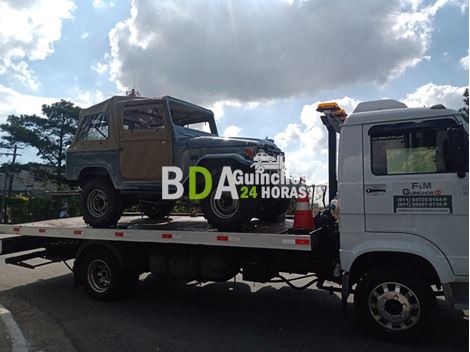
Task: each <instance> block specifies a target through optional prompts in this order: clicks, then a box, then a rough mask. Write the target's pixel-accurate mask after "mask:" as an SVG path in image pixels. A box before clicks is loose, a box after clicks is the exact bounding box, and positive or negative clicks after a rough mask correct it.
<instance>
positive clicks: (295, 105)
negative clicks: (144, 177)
mask: <svg viewBox="0 0 470 352" xmlns="http://www.w3.org/2000/svg"><path fill="white" fill-rule="evenodd" d="M468 19H469V15H468V2H467V1H464V0H355V1H347V0H257V1H249V0H204V1H203V0H190V1H189V0H187V1H183V0H171V1H170V0H158V1H154V0H132V1H130V2H129V1H124V0H75V1H73V0H0V122H4V121H5V120H6V118H7V117H8V115H10V114H32V113H36V114H40V113H41V105H42V104H50V103H53V102H55V101H58V100H60V99H67V100H70V101H72V102H74V103H75V104H77V105H78V106H80V107H87V106H90V105H92V104H94V103H97V102H100V101H102V100H104V99H107V98H109V97H111V96H113V95H117V94H119V95H122V94H124V93H125V92H126V90H129V89H130V88H132V87H133V86H134V81H135V87H136V88H137V90H138V91H140V93H141V94H142V95H143V96H163V95H172V96H175V97H178V98H181V99H184V100H189V101H191V102H194V103H196V104H200V105H203V106H205V107H208V108H210V109H212V110H213V111H214V114H215V116H216V119H217V124H218V129H219V131H220V133H221V134H223V135H225V136H243V137H255V138H265V137H269V138H273V139H274V140H275V142H276V143H277V144H278V146H279V147H281V148H282V149H283V150H284V151H285V153H286V163H287V168H288V171H289V172H290V173H291V174H292V175H294V176H304V177H306V178H307V180H308V181H309V182H314V183H324V182H326V180H327V170H328V165H327V149H326V148H327V145H326V131H325V129H324V127H323V126H322V125H321V121H320V119H319V114H318V113H316V112H315V108H316V105H317V104H318V102H322V101H337V102H338V103H339V104H340V105H341V106H343V107H344V108H345V109H346V111H347V112H348V113H351V112H352V111H353V110H354V108H355V106H356V105H357V104H358V103H359V102H361V101H367V100H377V99H383V98H391V99H397V100H401V101H403V102H405V103H406V104H407V105H408V106H413V107H414V106H432V105H434V104H444V105H445V106H446V107H449V108H453V109H459V108H461V107H462V106H463V102H462V94H463V91H464V89H465V87H467V86H468V79H469V72H468V47H469V46H468V43H469V22H468ZM22 154H23V155H22V156H21V157H19V161H20V162H28V161H39V160H38V158H37V157H36V156H35V152H34V151H33V150H28V149H26V150H24V151H23V152H22ZM7 160H8V159H7V158H6V157H0V162H5V161H7Z"/></svg>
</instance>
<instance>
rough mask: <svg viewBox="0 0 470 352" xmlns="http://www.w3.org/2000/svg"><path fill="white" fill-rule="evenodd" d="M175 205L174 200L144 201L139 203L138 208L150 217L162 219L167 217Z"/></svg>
mask: <svg viewBox="0 0 470 352" xmlns="http://www.w3.org/2000/svg"><path fill="white" fill-rule="evenodd" d="M174 206H175V202H171V201H170V202H151V203H150V202H149V203H147V202H145V203H141V205H140V209H141V210H142V212H143V213H144V214H145V215H146V216H148V217H149V218H150V219H155V220H159V219H164V218H165V217H167V216H168V215H169V214H170V213H171V211H172V210H173V208H174Z"/></svg>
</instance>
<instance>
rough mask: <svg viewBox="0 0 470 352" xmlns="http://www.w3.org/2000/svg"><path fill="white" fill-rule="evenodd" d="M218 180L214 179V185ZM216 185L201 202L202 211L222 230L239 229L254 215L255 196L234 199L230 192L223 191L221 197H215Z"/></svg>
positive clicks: (210, 221) (211, 222)
mask: <svg viewBox="0 0 470 352" xmlns="http://www.w3.org/2000/svg"><path fill="white" fill-rule="evenodd" d="M216 184H218V180H214V185H216ZM215 192H216V188H215V187H214V188H213V189H212V191H211V193H210V194H209V196H208V197H206V198H204V199H203V200H202V202H201V208H202V212H203V213H204V215H205V217H206V219H207V221H208V222H209V224H211V225H213V226H215V227H217V228H218V229H219V230H221V231H239V230H240V228H241V226H242V225H243V224H247V223H249V222H250V220H251V219H252V218H253V217H254V215H255V211H256V207H255V200H254V199H253V198H244V199H241V198H239V199H233V198H232V196H231V194H230V192H223V193H222V196H221V197H220V199H214V196H215Z"/></svg>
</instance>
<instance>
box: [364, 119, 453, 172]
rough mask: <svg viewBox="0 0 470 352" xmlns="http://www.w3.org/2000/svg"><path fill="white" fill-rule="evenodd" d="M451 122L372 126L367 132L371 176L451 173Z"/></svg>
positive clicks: (444, 120)
mask: <svg viewBox="0 0 470 352" xmlns="http://www.w3.org/2000/svg"><path fill="white" fill-rule="evenodd" d="M456 125H457V124H456V122H455V121H454V120H451V119H442V120H434V121H425V122H421V123H400V124H390V125H379V126H374V127H372V128H371V129H370V130H369V135H370V141H371V154H372V155H371V162H372V173H373V174H374V175H399V174H425V173H446V172H452V170H450V167H449V165H450V163H449V160H448V159H449V155H448V154H449V153H448V150H449V141H448V132H447V129H448V128H451V127H456Z"/></svg>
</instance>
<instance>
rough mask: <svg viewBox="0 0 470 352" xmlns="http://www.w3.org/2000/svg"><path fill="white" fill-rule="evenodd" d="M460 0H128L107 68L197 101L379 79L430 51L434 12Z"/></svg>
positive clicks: (114, 75) (127, 80) (149, 88)
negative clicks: (128, 8)
mask: <svg viewBox="0 0 470 352" xmlns="http://www.w3.org/2000/svg"><path fill="white" fill-rule="evenodd" d="M462 1H463V0H462ZM462 1H456V0H437V1H436V2H434V3H432V4H430V5H428V3H427V2H422V1H419V0H376V1H362V2H352V1H338V2H333V3H331V2H329V3H328V4H326V3H325V4H323V5H321V4H318V2H316V1H300V0H292V1H291V0H289V1H278V2H261V1H258V2H252V1H248V0H240V1H231V2H224V1H216V0H211V1H202V0H195V1H191V2H186V1H182V0H177V1H170V0H162V1H159V2H151V1H143V0H133V1H132V6H131V12H130V17H129V18H128V19H126V20H124V21H121V22H119V23H118V24H117V25H116V26H115V27H114V28H113V29H112V30H111V32H110V35H109V37H110V46H111V51H110V59H111V62H110V75H111V79H112V80H113V81H115V82H116V84H117V87H118V89H119V90H122V91H124V90H126V88H128V87H129V85H131V83H132V81H133V79H132V77H133V74H134V73H135V75H136V78H137V82H140V84H139V90H140V91H141V92H142V93H143V94H144V95H161V94H170V95H176V96H180V97H182V98H185V99H189V100H192V101H195V102H196V103H200V104H204V105H208V104H213V103H214V102H216V101H226V100H229V101H233V100H235V101H260V100H261V101H262V100H269V99H275V98H280V97H290V96H298V95H302V94H309V95H312V94H315V93H316V92H318V91H321V90H324V89H330V88H337V87H338V86H341V85H345V84H351V83H356V82H361V81H365V82H378V83H379V84H383V83H384V82H386V81H387V80H388V79H390V78H391V77H395V76H397V75H399V74H401V73H403V71H404V70H406V69H407V68H408V67H410V66H414V65H416V64H418V63H419V62H420V61H421V60H423V59H426V58H429V56H428V55H427V49H428V47H429V45H430V42H431V34H432V31H433V20H434V17H435V15H436V13H437V12H438V11H439V10H440V9H441V8H442V7H443V6H445V5H447V4H461V2H462ZM197 18H205V20H204V21H197V20H195V19H197ZM345 18H347V20H345ZM366 38H367V40H366Z"/></svg>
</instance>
